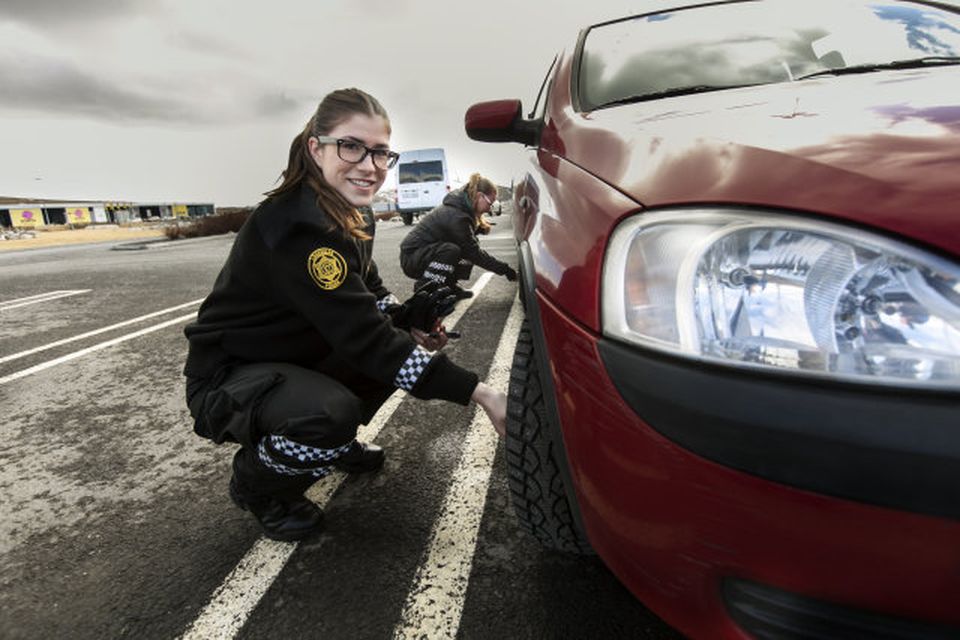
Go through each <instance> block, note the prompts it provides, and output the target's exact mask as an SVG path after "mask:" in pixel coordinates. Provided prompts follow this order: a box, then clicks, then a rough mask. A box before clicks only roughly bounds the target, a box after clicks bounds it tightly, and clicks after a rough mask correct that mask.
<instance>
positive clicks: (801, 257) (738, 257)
mask: <svg viewBox="0 0 960 640" xmlns="http://www.w3.org/2000/svg"><path fill="white" fill-rule="evenodd" d="M602 295H603V298H602V300H603V302H602V304H603V330H604V333H605V334H606V335H608V336H610V337H613V338H617V339H620V340H624V341H628V342H632V343H636V344H640V345H644V346H647V347H650V348H653V349H658V350H661V351H666V352H669V353H673V354H676V355H680V356H684V357H688V358H694V359H700V360H709V361H712V362H716V363H720V364H726V365H731V366H739V367H751V368H760V369H767V370H780V371H787V372H793V373H796V374H803V375H812V376H829V377H831V378H840V379H845V380H852V381H857V382H873V383H881V384H893V385H904V384H909V385H914V386H921V387H931V388H940V389H943V388H948V389H956V388H960V267H958V265H957V264H956V263H952V262H949V261H947V260H945V259H943V258H940V257H938V256H936V255H934V254H932V253H928V252H925V251H922V250H918V249H916V248H914V247H911V246H908V245H906V244H903V243H900V242H896V241H893V240H889V239H887V238H884V237H882V236H879V235H874V234H869V233H865V232H862V231H860V230H854V229H851V228H847V227H843V226H840V225H836V224H829V223H823V222H818V221H814V220H808V219H803V218H798V217H792V216H788V215H783V214H773V213H765V212H755V211H747V210H724V209H715V210H706V209H696V210H691V209H685V210H673V211H669V212H667V211H664V212H658V213H646V214H641V215H638V216H634V217H632V218H629V219H627V220H625V221H624V222H622V223H621V224H620V225H619V226H618V227H617V228H616V230H615V231H614V233H613V235H612V237H611V240H610V245H609V247H608V249H607V255H606V258H605V262H604V270H603V290H602Z"/></svg>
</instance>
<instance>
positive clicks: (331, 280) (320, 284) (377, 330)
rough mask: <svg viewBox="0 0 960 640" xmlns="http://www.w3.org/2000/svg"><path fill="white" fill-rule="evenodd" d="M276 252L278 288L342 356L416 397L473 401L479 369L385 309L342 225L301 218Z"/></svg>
mask: <svg viewBox="0 0 960 640" xmlns="http://www.w3.org/2000/svg"><path fill="white" fill-rule="evenodd" d="M270 258H271V259H270V271H271V277H272V280H273V282H274V284H275V287H276V290H277V291H278V292H279V293H280V295H281V296H282V297H283V298H284V299H286V300H287V301H288V302H289V304H290V305H291V306H292V307H293V308H295V309H296V310H297V311H298V312H299V313H301V314H302V315H303V316H304V317H306V318H307V319H308V320H309V321H310V323H311V324H312V325H313V326H314V327H315V328H316V330H317V331H318V333H319V334H320V337H321V338H322V339H323V340H324V341H325V342H326V343H327V344H329V345H330V346H331V347H332V348H333V350H334V351H335V352H336V353H337V355H338V356H340V357H341V358H342V359H344V360H345V361H347V362H350V363H351V364H352V365H353V366H355V367H356V368H357V370H359V371H361V372H362V373H364V374H365V375H367V376H369V377H371V378H373V379H375V380H380V381H382V382H384V383H387V384H393V385H394V386H397V387H399V388H401V389H404V390H406V391H409V392H410V393H412V394H413V395H414V396H417V397H420V398H440V399H444V400H451V401H454V402H459V403H460V404H467V402H468V401H469V399H470V395H471V394H472V393H473V389H474V387H476V384H477V380H478V378H477V376H476V374H474V373H472V372H470V371H467V370H465V369H463V368H461V367H458V366H457V365H455V364H454V363H452V362H450V361H449V360H448V359H447V358H446V356H444V355H443V354H439V353H437V354H432V353H430V352H428V351H426V350H425V349H423V348H422V347H420V346H418V345H417V344H416V343H415V342H414V341H413V339H412V338H411V337H410V336H409V335H407V334H406V333H404V332H402V331H399V330H397V329H395V328H394V327H393V325H392V324H391V323H390V321H389V320H388V319H387V318H386V317H385V316H384V315H383V314H382V313H380V311H379V310H378V308H377V304H376V297H375V295H374V294H373V293H372V292H371V291H370V290H369V289H368V288H367V285H366V282H365V280H364V278H363V277H362V273H361V263H360V256H359V253H358V251H357V245H356V243H354V242H352V241H351V240H348V239H347V238H345V237H343V235H342V234H340V233H339V232H323V231H321V230H319V229H317V228H314V227H309V226H305V225H298V226H297V227H295V228H293V229H291V230H290V232H289V233H287V234H286V235H285V236H284V238H283V239H282V240H281V241H280V243H278V244H277V245H276V247H275V249H274V250H273V251H272V252H271V255H270ZM376 279H377V280H379V276H377V277H376Z"/></svg>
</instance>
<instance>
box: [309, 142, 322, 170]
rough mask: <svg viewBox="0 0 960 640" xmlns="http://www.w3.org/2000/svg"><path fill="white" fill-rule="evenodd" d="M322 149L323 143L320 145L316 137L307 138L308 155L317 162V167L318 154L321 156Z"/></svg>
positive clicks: (319, 164) (318, 163) (318, 161)
mask: <svg viewBox="0 0 960 640" xmlns="http://www.w3.org/2000/svg"><path fill="white" fill-rule="evenodd" d="M322 149H323V145H321V144H320V142H319V141H318V140H317V139H316V138H314V137H313V136H309V137H308V138H307V151H309V152H310V157H311V158H313V161H314V162H316V163H317V166H318V167H320V166H321V163H320V159H321V157H320V156H321V151H322Z"/></svg>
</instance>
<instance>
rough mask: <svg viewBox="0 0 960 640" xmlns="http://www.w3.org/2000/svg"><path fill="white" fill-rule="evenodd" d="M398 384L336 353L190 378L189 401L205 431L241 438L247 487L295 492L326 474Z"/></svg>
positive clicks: (240, 464) (238, 471) (237, 466)
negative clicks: (312, 364)
mask: <svg viewBox="0 0 960 640" xmlns="http://www.w3.org/2000/svg"><path fill="white" fill-rule="evenodd" d="M393 391H394V387H393V386H392V385H387V384H384V383H382V382H378V381H376V380H372V379H370V378H368V377H366V376H364V375H362V374H360V373H358V372H355V371H353V370H352V369H351V368H350V367H348V366H346V365H345V364H344V363H343V362H338V361H335V360H330V361H327V362H325V363H323V364H321V365H320V366H318V367H317V368H308V367H302V366H298V365H294V364H289V363H282V362H262V363H246V364H232V365H228V366H226V367H224V368H222V369H221V370H220V371H218V372H217V374H216V375H214V376H213V377H212V378H210V379H207V380H188V381H187V404H188V406H189V408H190V413H191V415H192V416H193V418H194V430H195V431H196V432H197V433H198V434H199V435H201V436H203V437H205V438H209V439H211V440H213V441H214V442H216V443H218V444H219V443H224V442H236V443H239V444H240V445H241V449H240V451H238V452H237V455H236V456H235V458H234V464H233V467H234V475H235V477H236V478H237V479H238V481H239V482H241V484H243V485H244V487H246V488H247V489H248V490H250V491H254V492H260V493H267V494H285V493H289V494H291V495H295V494H298V493H302V491H303V490H304V489H306V487H308V486H309V485H310V484H311V483H312V482H313V481H314V480H316V479H317V478H318V477H322V476H323V475H325V474H326V472H327V470H328V465H329V464H330V463H332V462H333V461H335V460H336V458H337V457H338V456H339V455H340V454H341V453H342V452H343V450H344V447H346V446H347V445H349V444H350V443H351V442H352V441H353V440H354V439H355V438H356V435H357V428H358V427H359V426H360V425H361V424H366V423H368V422H369V421H370V420H371V419H372V418H373V416H374V414H376V412H377V410H378V409H379V408H380V406H381V405H382V404H383V403H384V401H386V399H387V398H388V397H389V396H390V395H391V394H392V393H393Z"/></svg>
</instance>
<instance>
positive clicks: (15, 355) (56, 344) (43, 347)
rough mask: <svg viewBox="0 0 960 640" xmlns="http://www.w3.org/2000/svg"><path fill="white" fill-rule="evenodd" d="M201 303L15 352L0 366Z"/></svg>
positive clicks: (196, 302)
mask: <svg viewBox="0 0 960 640" xmlns="http://www.w3.org/2000/svg"><path fill="white" fill-rule="evenodd" d="M88 291H89V289H88ZM201 302H203V298H200V299H199V300H192V301H190V302H184V303H183V304H179V305H177V306H175V307H168V308H166V309H161V310H160V311H154V312H153V313H148V314H146V315H142V316H137V317H136V318H131V319H129V320H124V321H123V322H118V323H116V324H112V325H110V326H109V327H101V328H100V329H94V330H93V331H87V332H86V333H81V334H79V335H76V336H73V337H71V338H64V339H63V340H57V341H56V342H51V343H49V344H45V345H41V346H39V347H34V348H33V349H27V350H26V351H19V352H17V353H12V354H10V355H9V356H3V357H0V364H2V363H4V362H10V361H11V360H16V359H18V358H23V357H25V356H29V355H32V354H34V353H38V352H40V351H46V350H47V349H53V348H54V347H59V346H62V345H65V344H69V343H71V342H75V341H77V340H83V339H85V338H90V337H92V336H95V335H99V334H101V333H106V332H107V331H113V330H114V329H119V328H120V327H125V326H127V325H131V324H135V323H137V322H141V321H143V320H147V319H148V318H154V317H156V316H160V315H164V314H166V313H170V312H171V311H179V310H180V309H185V308H187V307H190V306H193V305H196V304H200V303H201Z"/></svg>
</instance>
